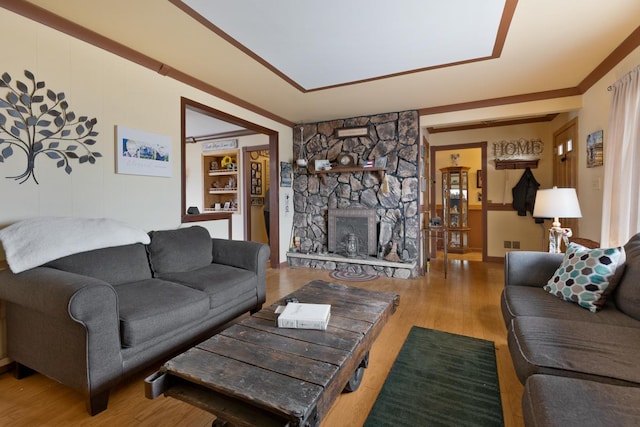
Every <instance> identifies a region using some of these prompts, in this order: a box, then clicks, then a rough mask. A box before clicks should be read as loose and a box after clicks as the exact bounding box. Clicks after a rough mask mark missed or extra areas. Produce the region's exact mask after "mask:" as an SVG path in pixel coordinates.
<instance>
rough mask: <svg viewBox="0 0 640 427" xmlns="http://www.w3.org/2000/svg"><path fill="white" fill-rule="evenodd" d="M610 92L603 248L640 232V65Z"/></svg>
mask: <svg viewBox="0 0 640 427" xmlns="http://www.w3.org/2000/svg"><path fill="white" fill-rule="evenodd" d="M611 92H612V94H613V95H612V98H611V109H610V114H609V129H608V131H607V132H606V133H605V135H604V141H605V142H604V149H605V152H604V194H603V200H602V202H603V205H602V208H603V209H602V233H601V239H600V241H601V244H602V246H607V245H608V246H618V245H623V244H625V243H626V242H627V241H628V240H629V238H630V237H631V236H633V235H634V234H636V233H638V232H640V213H639V212H640V66H638V67H636V68H635V69H634V70H633V71H631V72H630V73H629V74H627V75H625V76H624V77H623V78H621V79H620V80H618V81H617V82H616V83H615V84H613V85H612V86H611ZM607 133H608V135H607Z"/></svg>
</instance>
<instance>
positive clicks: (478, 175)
mask: <svg viewBox="0 0 640 427" xmlns="http://www.w3.org/2000/svg"><path fill="white" fill-rule="evenodd" d="M476 187H478V188H482V169H478V170H477V171H476Z"/></svg>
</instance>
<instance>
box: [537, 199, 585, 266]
mask: <svg viewBox="0 0 640 427" xmlns="http://www.w3.org/2000/svg"><path fill="white" fill-rule="evenodd" d="M533 217H534V218H553V224H552V227H551V228H550V229H549V252H554V253H560V243H561V239H563V238H564V239H565V240H567V239H568V238H569V237H571V235H572V232H571V229H570V228H562V227H561V226H560V220H559V219H558V218H581V217H582V212H580V204H579V203H578V195H577V194H576V190H575V188H558V187H553V188H550V189H547V190H538V192H537V193H536V201H535V205H534V207H533Z"/></svg>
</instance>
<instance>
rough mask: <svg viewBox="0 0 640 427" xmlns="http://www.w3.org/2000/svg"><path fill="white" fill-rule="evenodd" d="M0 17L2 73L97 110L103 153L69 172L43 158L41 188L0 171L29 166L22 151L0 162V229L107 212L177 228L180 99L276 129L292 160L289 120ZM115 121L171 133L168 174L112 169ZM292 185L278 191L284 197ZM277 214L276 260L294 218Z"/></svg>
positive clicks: (238, 230)
mask: <svg viewBox="0 0 640 427" xmlns="http://www.w3.org/2000/svg"><path fill="white" fill-rule="evenodd" d="M0 21H1V22H2V23H3V24H2V25H1V26H0V38H2V39H3V40H11V42H8V43H5V45H4V46H3V53H2V57H3V59H2V66H1V67H2V69H1V70H0V72H8V73H9V74H10V75H11V76H12V77H13V80H14V81H15V80H17V79H20V80H25V79H24V74H23V73H24V70H25V69H26V70H29V71H32V72H33V73H34V74H35V76H36V79H37V80H42V81H44V82H45V83H46V86H47V88H50V89H53V90H54V91H56V92H64V93H65V94H66V97H67V101H68V102H69V105H70V109H71V110H73V111H74V112H75V113H76V114H77V115H87V116H89V117H96V118H97V120H98V123H97V126H96V130H97V131H98V132H99V135H98V137H97V144H96V145H95V146H94V149H95V150H96V151H99V152H100V153H102V155H103V157H102V158H100V159H98V161H97V163H96V164H95V165H87V164H85V165H79V164H78V163H77V162H74V163H73V164H72V167H73V172H72V173H71V174H70V175H67V174H66V173H64V171H62V170H60V169H57V168H56V165H55V162H54V161H51V160H48V159H44V158H43V159H39V160H38V161H37V163H36V174H37V177H38V180H39V182H40V184H39V185H37V184H35V182H33V181H27V182H25V183H24V184H18V183H17V182H15V181H13V180H9V179H5V178H4V177H5V176H10V175H12V174H15V173H16V172H18V171H20V172H21V171H22V170H23V169H24V166H25V159H24V157H22V156H21V154H20V153H17V152H16V153H15V154H14V155H13V156H12V157H11V158H8V159H7V160H6V161H5V162H4V163H0V171H1V172H2V173H1V177H0V194H1V195H2V202H1V206H2V208H1V209H0V227H3V226H6V225H9V224H11V223H13V222H15V221H18V220H20V219H23V218H28V217H34V216H46V215H56V216H77V217H109V218H114V219H118V220H122V221H125V222H128V223H131V224H134V225H137V226H140V227H141V228H143V229H145V230H152V229H168V228H175V227H179V226H180V225H181V224H180V164H181V162H180V97H181V96H184V97H187V98H190V99H193V100H195V101H197V102H200V103H202V104H205V105H209V106H211V107H213V108H216V109H219V110H222V111H225V112H228V113H230V114H232V115H235V116H238V117H241V118H243V119H245V120H248V121H251V122H254V123H257V124H259V125H261V126H264V127H266V128H269V129H274V130H276V131H278V132H279V137H280V147H279V151H280V158H281V160H288V161H291V159H292V132H291V128H289V127H287V126H284V125H282V124H279V123H277V122H274V121H273V120H270V119H267V118H265V117H262V116H260V115H258V114H256V113H253V112H251V111H248V110H245V109H243V108H240V107H238V106H236V105H233V104H231V103H229V102H226V101H223V100H221V99H218V98H216V97H213V96H211V95H208V94H206V93H204V92H201V91H199V90H196V89H193V88H191V87H189V86H187V85H185V84H182V83H179V82H177V81H175V80H172V79H170V78H167V77H163V76H161V75H160V74H158V73H156V72H153V71H151V70H148V69H146V68H144V67H141V66H138V65H136V64H134V63H131V62H128V61H126V60H124V59H121V58H119V57H117V56H114V55H112V54H110V53H108V52H105V51H103V50H101V49H98V48H95V47H93V46H91V45H88V44H86V43H84V42H81V41H78V40H75V39H73V38H71V37H69V36H67V35H65V34H62V33H59V32H57V31H55V30H52V29H50V28H48V27H45V26H42V25H40V24H37V23H35V22H33V21H30V20H28V19H26V18H23V17H21V16H19V15H15V14H13V13H11V12H8V11H6V10H4V9H0ZM16 34H19V37H17V36H16ZM0 92H1V93H2V94H4V93H5V92H4V90H1V91H0ZM116 125H122V126H126V127H129V128H133V129H139V130H143V131H146V132H152V133H156V134H161V135H167V136H170V137H171V140H172V158H173V164H172V176H171V177H170V178H158V177H147V176H134V175H121V174H116V173H115V165H114V146H115V138H114V126H116ZM290 190H291V189H290V188H288V189H281V198H282V199H284V195H285V194H286V192H287V191H289V192H290ZM281 212H283V214H282V216H281V224H280V231H281V235H280V241H281V249H280V258H281V259H284V257H285V253H286V250H287V247H288V240H289V234H290V233H289V231H290V229H291V221H292V217H291V216H290V215H287V214H286V213H285V212H284V209H281ZM236 217H237V218H236ZM242 221H243V219H242V216H240V215H234V220H233V228H234V232H233V238H234V239H242V238H243V236H242V233H243V228H242ZM220 222H224V221H220ZM203 225H205V226H206V227H207V228H208V229H209V230H210V232H211V233H212V235H214V236H218V235H219V236H221V237H226V235H227V225H226V223H225V224H215V222H207V223H203ZM1 258H4V254H3V253H0V259H1Z"/></svg>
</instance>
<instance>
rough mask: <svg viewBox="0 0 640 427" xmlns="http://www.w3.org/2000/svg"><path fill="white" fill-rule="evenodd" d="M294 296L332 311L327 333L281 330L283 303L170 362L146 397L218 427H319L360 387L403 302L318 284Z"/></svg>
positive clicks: (392, 296) (152, 381)
mask: <svg viewBox="0 0 640 427" xmlns="http://www.w3.org/2000/svg"><path fill="white" fill-rule="evenodd" d="M288 297H295V298H297V299H298V300H299V301H300V302H302V303H318V304H331V320H330V322H329V327H328V328H327V330H326V331H320V330H311V329H283V328H278V327H277V326H276V314H275V313H274V310H275V307H276V306H277V305H284V302H283V301H284V298H283V299H282V300H280V301H278V302H276V303H275V304H274V305H272V306H271V307H268V308H264V309H262V310H261V311H259V312H258V313H256V314H254V315H253V316H251V317H248V318H246V319H243V320H242V321H240V322H238V323H237V324H235V325H233V326H231V327H229V328H228V329H225V330H224V331H223V332H221V333H219V334H217V335H215V336H213V337H211V338H209V339H208V340H206V341H204V342H202V343H200V344H198V345H196V346H195V347H193V348H191V349H189V350H187V351H186V352H185V353H183V354H181V355H180V356H177V357H175V358H174V359H172V360H170V361H168V362H167V363H165V364H164V365H163V367H162V368H161V370H160V371H158V372H157V373H155V374H153V375H151V376H150V377H148V378H147V379H146V380H145V383H146V384H145V392H146V395H147V397H149V398H151V399H153V398H156V397H157V396H159V395H160V394H163V393H164V395H165V396H170V397H174V398H176V399H180V400H183V401H185V402H188V403H190V404H192V405H194V406H197V407H199V408H202V409H204V410H206V411H209V412H211V413H213V414H214V415H215V416H216V417H217V420H216V421H214V423H213V424H214V425H238V426H316V425H318V424H319V423H320V420H321V419H322V418H323V417H324V416H325V415H326V414H327V412H328V411H329V409H330V408H331V406H332V405H333V403H334V402H335V400H336V399H337V397H338V396H339V395H340V393H341V392H342V391H343V390H345V389H346V390H347V391H353V390H355V389H357V388H358V386H359V384H360V381H361V380H362V375H363V371H364V368H366V366H367V363H368V359H369V358H368V356H369V350H370V349H371V346H372V344H373V341H374V340H375V339H376V337H377V336H378V335H379V334H380V331H381V330H382V328H383V326H384V325H385V324H386V322H387V320H388V318H389V317H390V316H391V315H392V314H393V313H394V311H395V309H396V307H397V305H398V303H399V296H398V295H397V294H394V293H390V292H374V291H369V290H366V289H362V288H357V287H351V286H345V285H340V284H335V283H329V282H324V281H321V280H316V281H313V282H311V283H308V284H307V285H305V286H303V287H302V288H300V289H299V290H297V291H296V292H293V293H292V294H291V295H288Z"/></svg>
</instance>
